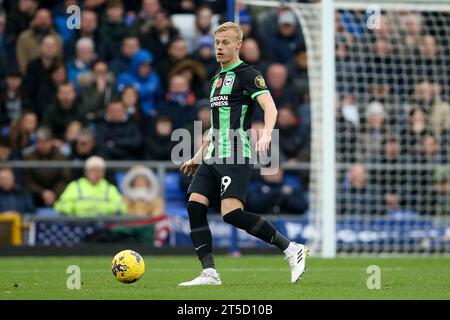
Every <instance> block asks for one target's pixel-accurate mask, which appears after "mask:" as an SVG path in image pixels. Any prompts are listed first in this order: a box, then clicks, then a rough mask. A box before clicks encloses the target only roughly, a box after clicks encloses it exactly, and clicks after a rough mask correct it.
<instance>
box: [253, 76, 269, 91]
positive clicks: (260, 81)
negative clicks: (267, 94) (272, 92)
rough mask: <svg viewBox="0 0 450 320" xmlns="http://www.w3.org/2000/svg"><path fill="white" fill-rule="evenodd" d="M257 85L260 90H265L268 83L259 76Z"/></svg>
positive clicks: (256, 80)
mask: <svg viewBox="0 0 450 320" xmlns="http://www.w3.org/2000/svg"><path fill="white" fill-rule="evenodd" d="M255 85H256V86H257V87H258V88H260V89H265V88H267V87H266V81H265V80H264V78H263V77H262V76H257V77H256V78H255Z"/></svg>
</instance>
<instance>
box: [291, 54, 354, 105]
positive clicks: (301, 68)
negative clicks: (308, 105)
mask: <svg viewBox="0 0 450 320" xmlns="http://www.w3.org/2000/svg"><path fill="white" fill-rule="evenodd" d="M352 63H354V62H352ZM287 69H288V75H289V77H290V79H291V81H292V86H293V88H294V90H295V91H296V92H298V94H297V95H298V96H299V98H300V100H301V101H302V102H305V101H309V80H308V61H307V55H306V50H305V49H304V48H302V47H298V48H297V49H296V50H295V51H294V56H293V57H292V59H291V60H290V61H289V62H288V63H287ZM336 73H337V74H338V69H336ZM337 82H338V81H337Z"/></svg>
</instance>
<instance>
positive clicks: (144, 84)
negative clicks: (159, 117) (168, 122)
mask: <svg viewBox="0 0 450 320" xmlns="http://www.w3.org/2000/svg"><path fill="white" fill-rule="evenodd" d="M152 60H153V57H152V55H151V54H150V53H149V52H148V51H147V50H139V51H138V52H137V53H136V54H135V55H134V56H133V59H132V60H131V64H130V67H129V69H128V71H127V72H125V73H123V74H121V75H120V76H119V79H118V80H117V90H118V91H119V92H121V91H122V90H123V89H124V88H125V87H126V86H133V87H135V88H136V90H137V92H138V94H139V103H140V104H141V106H142V111H143V112H144V114H145V115H146V116H147V117H151V116H153V114H154V111H156V109H157V108H158V106H159V102H160V100H161V97H162V87H161V81H160V79H159V76H158V74H157V73H156V71H155V70H153V69H152V71H151V72H150V74H149V75H148V76H147V77H145V78H142V77H141V76H140V75H139V66H140V65H141V64H143V63H146V62H148V61H152ZM152 68H153V67H152Z"/></svg>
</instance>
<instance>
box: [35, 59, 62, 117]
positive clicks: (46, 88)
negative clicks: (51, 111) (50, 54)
mask: <svg viewBox="0 0 450 320" xmlns="http://www.w3.org/2000/svg"><path fill="white" fill-rule="evenodd" d="M48 72H49V74H50V76H49V82H42V83H39V85H38V86H39V91H38V92H37V98H36V100H35V101H30V100H28V99H27V100H28V101H27V105H28V107H29V108H31V109H32V110H35V112H36V114H37V116H38V119H42V117H43V116H44V112H45V110H46V108H47V107H48V106H49V105H52V104H54V103H55V102H56V99H57V95H56V94H55V93H56V92H57V91H58V87H59V85H61V84H63V83H66V82H67V81H68V77H67V69H66V66H65V65H64V63H63V62H61V63H58V64H55V65H53V66H52V67H51V68H50V70H49V71H48Z"/></svg>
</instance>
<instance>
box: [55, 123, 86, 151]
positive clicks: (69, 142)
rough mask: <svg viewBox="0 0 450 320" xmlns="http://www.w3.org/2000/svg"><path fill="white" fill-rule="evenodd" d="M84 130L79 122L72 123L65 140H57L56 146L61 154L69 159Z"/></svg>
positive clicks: (68, 127)
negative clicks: (76, 141)
mask: <svg viewBox="0 0 450 320" xmlns="http://www.w3.org/2000/svg"><path fill="white" fill-rule="evenodd" d="M82 129H83V125H82V124H81V122H79V121H72V122H71V123H69V125H68V126H67V129H66V133H65V135H64V140H55V141H54V145H55V147H56V148H58V150H59V152H61V154H62V155H63V156H65V157H69V156H70V155H71V154H72V146H73V144H74V142H75V140H76V139H77V137H78V135H79V134H80V132H81V130H82Z"/></svg>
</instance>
